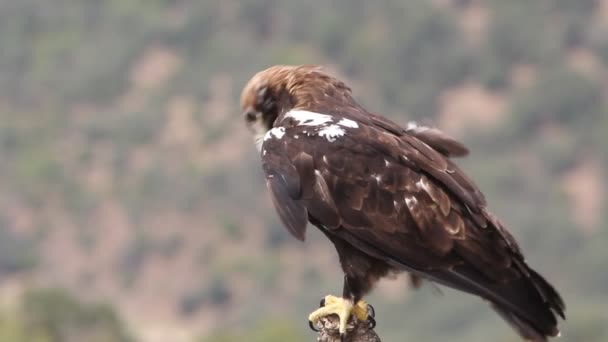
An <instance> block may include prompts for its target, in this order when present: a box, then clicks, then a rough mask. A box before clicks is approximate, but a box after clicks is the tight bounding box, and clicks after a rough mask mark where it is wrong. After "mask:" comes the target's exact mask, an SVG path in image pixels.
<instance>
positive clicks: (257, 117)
mask: <svg viewBox="0 0 608 342" xmlns="http://www.w3.org/2000/svg"><path fill="white" fill-rule="evenodd" d="M243 118H244V119H245V124H246V125H247V127H248V128H249V129H253V128H254V127H253V126H255V124H256V123H257V122H258V121H261V119H262V113H260V112H258V111H256V110H254V109H253V108H251V107H250V108H247V109H246V110H245V111H244V112H243Z"/></svg>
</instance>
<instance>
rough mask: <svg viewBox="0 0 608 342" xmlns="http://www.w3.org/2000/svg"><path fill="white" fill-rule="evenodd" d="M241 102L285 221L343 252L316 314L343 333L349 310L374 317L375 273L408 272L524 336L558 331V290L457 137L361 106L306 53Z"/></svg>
mask: <svg viewBox="0 0 608 342" xmlns="http://www.w3.org/2000/svg"><path fill="white" fill-rule="evenodd" d="M241 110H242V112H243V116H244V120H245V122H246V125H247V126H248V128H249V130H250V131H251V132H252V133H253V135H254V137H255V142H256V145H257V148H258V150H259V153H260V157H261V161H262V167H263V170H264V174H265V178H266V186H267V188H268V191H269V193H270V196H271V199H272V202H273V204H274V207H275V209H276V212H277V213H278V216H279V218H280V220H281V222H282V223H283V225H284V226H285V227H286V228H287V230H288V231H289V232H290V233H291V234H292V235H293V236H294V237H295V238H297V239H299V240H304V237H305V233H306V227H307V225H308V223H311V224H312V225H313V226H315V227H316V228H318V229H319V230H320V231H321V232H323V234H324V235H325V236H326V237H327V238H328V239H329V240H330V241H331V242H332V243H333V244H334V246H335V248H336V251H337V253H338V256H339V261H340V265H341V268H342V270H343V272H344V287H343V292H342V296H332V295H328V296H326V297H325V298H324V300H322V301H321V307H320V308H319V309H318V310H316V311H314V312H313V313H311V314H310V316H309V321H310V322H312V324H317V323H318V321H319V320H320V319H321V318H322V317H324V316H328V315H332V314H336V315H338V316H339V319H340V320H339V322H340V328H339V329H340V334H341V335H342V336H344V334H346V324H347V322H348V320H349V319H350V318H351V317H352V316H354V317H356V319H358V320H362V321H365V320H368V319H369V320H371V319H372V317H371V316H372V315H371V311H372V310H371V309H370V307H369V306H368V305H367V303H366V302H365V301H363V297H364V296H365V295H366V294H368V293H369V292H370V291H371V289H372V288H373V287H374V285H375V284H376V283H377V282H378V281H379V280H380V279H381V278H383V277H385V276H387V275H390V274H394V273H398V272H409V273H410V274H411V275H412V276H413V277H415V278H419V279H424V280H426V281H430V282H433V283H436V284H440V285H443V286H447V287H450V288H453V289H456V290H460V291H463V292H466V293H469V294H472V295H475V296H478V297H481V298H482V299H483V300H485V301H487V302H488V303H489V304H490V305H491V307H492V308H493V309H494V310H495V311H496V312H497V313H498V314H499V315H500V316H501V317H502V318H503V319H504V320H506V321H507V322H508V323H509V324H510V325H511V326H512V327H513V328H514V329H515V330H516V331H517V332H518V333H519V334H520V335H521V336H522V338H524V339H526V340H529V341H534V342H540V341H547V339H548V338H549V337H553V336H557V335H558V334H559V330H558V327H557V316H558V315H559V316H561V317H562V318H564V319H565V315H564V311H565V305H564V302H563V300H562V298H561V297H560V295H559V294H558V292H557V291H556V290H555V289H554V287H553V286H552V285H551V284H549V282H547V281H546V280H545V279H544V278H543V277H542V276H541V275H540V274H539V273H537V272H536V271H535V270H533V269H532V268H531V267H530V266H528V264H527V263H526V261H525V258H524V256H523V254H522V251H521V249H520V247H519V246H518V244H517V242H516V240H515V239H514V238H513V236H512V235H511V234H510V233H509V231H508V230H507V228H506V227H505V225H504V224H503V223H502V222H501V221H500V220H499V219H498V218H497V217H496V216H494V215H493V214H492V213H490V212H489V211H488V209H487V207H486V200H485V198H484V195H483V194H482V192H481V191H480V190H479V188H478V187H477V186H476V185H475V183H474V182H473V181H472V180H471V179H470V178H469V177H467V175H466V174H465V173H464V172H463V171H462V170H461V169H460V168H459V167H458V166H457V165H456V164H455V162H454V160H453V158H456V157H463V156H465V155H467V154H468V149H467V148H466V147H465V146H464V145H463V144H462V143H460V142H458V141H457V140H455V139H453V138H452V137H450V136H448V135H447V134H445V133H444V132H442V131H440V130H438V129H436V128H430V127H425V126H420V125H417V124H415V123H409V124H408V125H407V126H406V127H402V126H400V125H399V124H397V123H395V122H393V121H391V120H389V119H387V118H385V117H383V116H380V115H378V114H375V113H372V112H370V111H368V110H367V109H365V108H364V107H363V106H362V105H360V104H359V103H358V102H357V101H355V99H354V98H353V95H352V92H351V89H350V88H349V87H348V86H347V85H346V84H345V83H344V82H342V81H340V80H339V79H337V78H336V77H334V76H332V75H330V74H329V73H327V72H325V71H324V70H323V69H322V68H320V67H318V66H312V65H299V66H288V65H278V66H273V67H270V68H268V69H266V70H263V71H261V72H258V73H257V74H255V75H254V76H253V77H252V78H251V79H250V80H249V82H248V83H247V84H246V85H245V87H244V89H243V92H242V95H241Z"/></svg>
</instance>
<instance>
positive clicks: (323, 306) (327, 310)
mask: <svg viewBox="0 0 608 342" xmlns="http://www.w3.org/2000/svg"><path fill="white" fill-rule="evenodd" d="M375 314H376V311H375V310H374V307H373V306H371V305H369V304H367V302H365V301H363V300H360V301H358V302H357V303H356V304H353V302H352V300H350V299H348V298H340V297H336V296H332V295H328V296H325V298H323V299H321V303H320V305H319V309H317V310H315V311H314V312H313V313H311V314H310V315H309V316H308V325H309V326H310V328H311V329H312V330H314V331H316V332H319V329H318V328H317V326H318V323H319V320H320V319H321V318H322V317H325V316H329V315H338V317H339V319H340V326H339V332H340V335H341V336H344V335H345V333H346V324H347V323H348V320H349V318H350V317H351V316H355V317H356V319H357V320H359V321H368V322H369V324H370V329H373V328H374V327H375V326H376V320H375V319H374V316H375Z"/></svg>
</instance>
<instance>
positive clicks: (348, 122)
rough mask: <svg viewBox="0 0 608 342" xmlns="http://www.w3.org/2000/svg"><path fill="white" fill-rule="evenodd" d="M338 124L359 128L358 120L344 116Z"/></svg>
mask: <svg viewBox="0 0 608 342" xmlns="http://www.w3.org/2000/svg"><path fill="white" fill-rule="evenodd" d="M338 125H341V126H344V127H350V128H359V124H357V122H356V121H353V120H351V119H347V118H343V119H342V120H340V121H338Z"/></svg>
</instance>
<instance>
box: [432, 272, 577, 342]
mask: <svg viewBox="0 0 608 342" xmlns="http://www.w3.org/2000/svg"><path fill="white" fill-rule="evenodd" d="M522 266H523V267H525V268H526V271H527V276H523V277H521V278H519V279H517V280H512V281H509V282H506V283H496V282H489V281H487V279H485V277H483V276H482V275H481V274H480V273H478V272H477V271H474V270H472V269H470V268H466V267H455V268H454V269H453V270H452V271H450V272H447V273H442V272H437V273H434V274H431V275H432V278H434V279H433V280H435V281H437V282H439V283H442V284H444V285H447V286H450V287H453V288H456V289H459V290H461V291H465V292H468V293H471V294H476V295H478V296H480V297H482V298H484V299H486V300H487V301H489V302H490V303H491V305H492V308H493V309H494V310H495V311H496V312H497V313H498V314H499V315H500V316H501V317H502V318H503V319H504V320H505V321H507V322H508V323H509V324H510V325H511V326H512V327H513V328H514V329H515V330H516V331H517V332H518V333H519V334H520V335H521V336H522V337H523V338H524V339H526V340H528V341H533V342H544V341H547V338H548V337H554V336H557V335H558V334H559V330H558V329H557V317H556V315H559V316H561V317H562V318H563V317H564V310H565V307H564V302H563V301H562V299H561V297H560V295H559V294H558V293H557V291H556V290H555V289H554V288H553V287H552V286H551V285H550V284H549V283H548V282H547V281H546V280H545V279H544V278H543V277H542V276H541V275H539V274H538V273H536V272H535V271H534V270H532V269H531V268H529V267H528V266H527V265H525V264H524V265H522Z"/></svg>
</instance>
